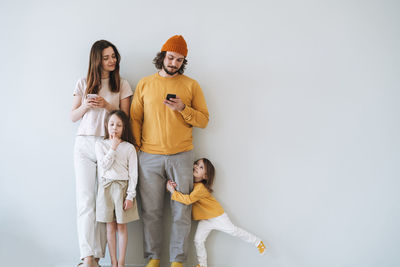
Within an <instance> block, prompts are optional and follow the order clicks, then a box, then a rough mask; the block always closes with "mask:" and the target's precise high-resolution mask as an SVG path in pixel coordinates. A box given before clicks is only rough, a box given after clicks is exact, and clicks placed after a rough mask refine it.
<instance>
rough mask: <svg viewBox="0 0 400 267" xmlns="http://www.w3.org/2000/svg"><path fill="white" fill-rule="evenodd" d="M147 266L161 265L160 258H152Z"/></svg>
mask: <svg viewBox="0 0 400 267" xmlns="http://www.w3.org/2000/svg"><path fill="white" fill-rule="evenodd" d="M146 267H160V260H156V259H151V260H150V261H149V263H147V265H146Z"/></svg>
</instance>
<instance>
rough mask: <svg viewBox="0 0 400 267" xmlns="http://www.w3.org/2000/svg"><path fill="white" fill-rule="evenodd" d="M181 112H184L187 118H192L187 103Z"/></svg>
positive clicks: (183, 114)
mask: <svg viewBox="0 0 400 267" xmlns="http://www.w3.org/2000/svg"><path fill="white" fill-rule="evenodd" d="M180 113H181V114H182V116H183V118H184V119H185V120H190V119H191V118H192V115H191V112H190V108H189V107H188V106H187V105H185V108H184V109H183V110H182V111H180Z"/></svg>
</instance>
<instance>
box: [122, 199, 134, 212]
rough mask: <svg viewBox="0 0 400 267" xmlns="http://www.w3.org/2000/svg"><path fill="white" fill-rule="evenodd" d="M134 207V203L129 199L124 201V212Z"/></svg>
mask: <svg viewBox="0 0 400 267" xmlns="http://www.w3.org/2000/svg"><path fill="white" fill-rule="evenodd" d="M132 207H133V201H132V200H129V199H125V201H124V210H129V209H131V208H132Z"/></svg>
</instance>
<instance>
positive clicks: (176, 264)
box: [171, 261, 183, 267]
mask: <svg viewBox="0 0 400 267" xmlns="http://www.w3.org/2000/svg"><path fill="white" fill-rule="evenodd" d="M182 266H183V265H182V262H178V261H174V262H171V267H182Z"/></svg>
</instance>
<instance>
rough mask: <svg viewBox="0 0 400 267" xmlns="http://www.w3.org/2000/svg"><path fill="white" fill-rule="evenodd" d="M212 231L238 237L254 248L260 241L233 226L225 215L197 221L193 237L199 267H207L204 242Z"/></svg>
mask: <svg viewBox="0 0 400 267" xmlns="http://www.w3.org/2000/svg"><path fill="white" fill-rule="evenodd" d="M212 230H219V231H222V232H225V233H227V234H230V235H232V236H236V237H239V238H240V239H242V240H243V241H246V242H248V243H251V244H253V245H254V246H255V247H257V245H258V244H259V243H260V241H261V239H260V238H258V237H256V236H255V235H253V234H251V233H249V232H247V231H246V230H243V229H242V228H239V227H237V226H235V225H234V224H233V223H232V222H231V220H230V219H229V217H228V215H227V214H226V213H224V214H222V215H221V216H218V217H215V218H211V219H208V220H201V221H199V225H198V226H197V230H196V234H195V237H194V244H195V247H196V253H197V259H198V261H199V264H200V265H201V266H207V251H206V248H205V242H206V239H207V237H208V235H209V234H210V232H211V231H212Z"/></svg>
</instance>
